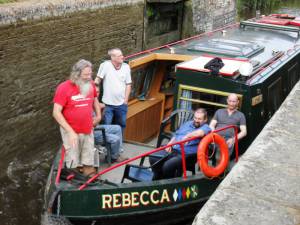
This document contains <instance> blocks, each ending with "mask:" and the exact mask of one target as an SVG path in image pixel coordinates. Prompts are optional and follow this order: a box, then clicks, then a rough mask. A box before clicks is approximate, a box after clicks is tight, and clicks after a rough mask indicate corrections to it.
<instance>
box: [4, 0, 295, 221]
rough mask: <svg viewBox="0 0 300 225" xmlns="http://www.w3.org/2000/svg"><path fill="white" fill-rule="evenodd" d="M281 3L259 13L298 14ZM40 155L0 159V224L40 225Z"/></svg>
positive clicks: (46, 161)
mask: <svg viewBox="0 0 300 225" xmlns="http://www.w3.org/2000/svg"><path fill="white" fill-rule="evenodd" d="M282 2H283V3H282V4H280V5H279V6H277V8H275V9H268V12H264V11H262V12H261V14H269V13H288V14H298V15H299V12H300V1H298V0H297V1H295V0H291V1H288V0H286V1H282ZM242 11H243V10H242ZM243 12H244V14H243V15H239V18H250V17H254V16H255V11H252V12H247V13H245V11H243ZM40 152H42V153H41V154H40V155H39V156H33V158H32V160H29V161H30V163H28V164H21V163H19V161H18V158H15V159H14V160H12V161H11V162H9V166H8V167H7V168H2V167H1V164H2V165H3V164H4V163H3V162H6V161H7V159H5V158H0V225H39V224H40V223H41V212H42V206H43V192H44V186H45V183H46V180H47V176H48V172H49V169H50V165H51V162H52V158H53V151H50V150H49V149H40ZM19 157H20V156H19ZM21 157H28V156H27V155H24V156H21ZM5 164H6V163H5ZM190 223H191V221H189V222H187V224H190ZM62 224H64V223H62ZM120 225H121V224H120ZM180 225H182V224H180Z"/></svg>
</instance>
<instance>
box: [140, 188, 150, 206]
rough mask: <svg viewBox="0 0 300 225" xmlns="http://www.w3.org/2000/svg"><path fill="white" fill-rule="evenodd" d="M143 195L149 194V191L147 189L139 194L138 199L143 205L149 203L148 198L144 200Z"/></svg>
mask: <svg viewBox="0 0 300 225" xmlns="http://www.w3.org/2000/svg"><path fill="white" fill-rule="evenodd" d="M144 195H147V196H149V192H148V191H143V192H142V193H141V196H140V201H141V203H142V204H143V205H149V200H145V198H144Z"/></svg>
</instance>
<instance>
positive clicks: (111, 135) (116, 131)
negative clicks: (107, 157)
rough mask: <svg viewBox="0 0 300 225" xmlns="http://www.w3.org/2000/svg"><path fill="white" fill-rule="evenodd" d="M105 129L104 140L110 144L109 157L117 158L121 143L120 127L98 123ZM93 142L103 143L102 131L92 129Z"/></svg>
mask: <svg viewBox="0 0 300 225" xmlns="http://www.w3.org/2000/svg"><path fill="white" fill-rule="evenodd" d="M97 127H103V128H104V129H105V134H106V141H107V142H108V143H109V144H110V145H111V158H112V159H117V158H118V157H119V154H120V146H121V145H122V129H121V127H120V126H119V125H104V124H101V125H98V126H97ZM94 138H95V144H102V143H103V136H102V131H101V130H97V131H94Z"/></svg>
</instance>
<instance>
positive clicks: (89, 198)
mask: <svg viewBox="0 0 300 225" xmlns="http://www.w3.org/2000/svg"><path fill="white" fill-rule="evenodd" d="M226 31H227V32H226V36H222V34H221V32H215V33H213V34H210V35H203V36H201V37H196V38H194V39H190V40H188V41H186V42H181V43H177V44H174V45H172V47H173V48H174V49H175V54H181V55H182V54H188V55H201V54H202V53H201V52H196V51H189V50H187V47H188V46H189V45H192V44H195V43H197V42H198V43H199V42H201V41H202V40H205V41H207V40H209V39H211V38H224V39H226V38H227V39H234V40H236V41H251V42H255V43H257V44H259V45H262V46H264V49H263V51H260V52H258V53H257V54H255V55H254V56H251V58H250V59H251V60H254V61H258V62H260V65H263V64H264V63H266V62H267V61H268V60H270V59H271V58H272V57H273V54H274V51H280V52H283V53H284V54H285V55H284V56H282V57H281V58H280V60H278V61H277V62H276V63H274V64H272V66H266V67H265V68H262V67H261V66H259V67H258V69H259V68H260V67H261V69H263V70H262V72H261V73H260V74H259V75H258V76H256V77H252V78H248V79H245V78H242V77H234V78H233V77H232V78H231V77H222V76H212V75H210V74H209V73H207V72H199V71H195V70H190V69H183V68H180V66H179V67H178V68H177V71H176V84H175V90H176V91H175V98H174V109H176V108H177V106H178V97H179V96H178V92H179V87H180V85H187V86H191V87H194V88H205V89H210V90H213V91H216V92H226V93H237V94H240V95H241V96H242V103H241V106H240V110H241V111H242V112H243V113H244V114H245V116H246V120H247V130H248V135H247V137H246V138H244V140H242V141H241V143H239V144H240V147H241V152H240V153H243V152H244V151H245V150H246V148H247V147H248V146H249V144H250V143H251V142H252V141H253V140H254V138H255V137H256V136H257V135H258V133H259V132H260V131H261V129H262V128H263V127H264V125H265V124H266V123H267V121H268V120H269V119H270V118H271V116H272V115H273V114H274V113H275V112H276V110H277V109H278V108H279V106H280V104H281V103H282V102H283V100H284V99H285V98H286V96H287V95H288V93H289V92H290V91H291V89H292V88H293V86H294V85H295V84H296V83H297V81H298V80H299V78H300V65H299V62H300V48H299V44H300V41H299V39H298V38H297V37H296V36H295V34H294V33H291V32H283V31H277V30H270V29H268V30H264V29H261V30H260V29H259V28H253V27H243V28H240V27H239V26H238V25H235V26H232V27H230V28H228V29H226ZM223 34H224V32H223ZM289 49H292V50H289ZM152 52H154V53H155V52H157V53H169V54H172V53H170V50H169V48H167V47H162V48H160V49H155V50H153V51H152ZM147 54H151V52H145V53H143V54H141V55H137V56H134V57H129V58H127V60H128V61H130V60H132V59H137V58H139V57H143V56H145V55H147ZM211 55H215V56H219V57H222V55H217V54H211ZM160 63H161V62H160ZM167 63H168V62H167ZM171 63H175V62H171ZM157 65H159V63H158V64H157ZM257 96H261V97H262V99H261V101H259V102H258V103H257V104H252V101H253V98H254V97H257ZM58 161H59V155H58V157H57V158H56V160H55V162H54V165H53V170H52V172H51V173H50V175H49V182H48V185H47V187H46V194H45V202H46V209H47V208H48V209H49V208H50V209H51V210H52V213H54V214H56V215H57V214H58V215H63V216H66V217H68V218H70V219H73V220H76V219H87V220H97V221H102V222H103V221H105V219H107V218H115V219H116V218H121V217H122V216H126V217H128V218H129V217H130V216H132V218H135V216H136V215H141V216H142V217H143V216H149V217H147V218H152V219H154V218H156V217H157V219H158V218H159V219H160V220H161V224H165V223H164V222H165V221H169V222H170V221H175V220H177V219H178V217H177V216H178V215H179V217H180V218H184V217H188V216H191V215H190V214H189V213H194V211H193V210H198V208H199V207H200V205H201V204H203V203H204V202H205V201H206V200H207V199H208V198H209V196H210V195H211V194H212V193H213V191H214V190H215V188H216V187H217V186H218V184H219V183H220V182H221V179H207V178H205V177H203V176H201V175H199V174H198V175H194V176H189V177H188V178H187V179H186V180H184V179H183V178H174V179H166V180H160V181H153V182H147V183H146V182H139V183H129V184H115V185H113V184H108V183H98V184H93V185H91V186H88V187H87V188H86V189H84V190H83V191H79V190H78V187H79V186H78V185H74V184H72V183H68V182H66V181H61V183H60V184H59V185H58V186H56V185H55V184H54V180H55V177H56V173H57V165H58ZM192 187H194V190H197V191H196V192H193V193H194V196H193V197H191V195H190V197H189V198H187V197H186V198H183V197H182V198H181V199H180V200H178V198H177V199H176V201H175V200H174V193H175V190H176V191H177V193H178V190H181V192H182V190H183V189H184V190H185V191H187V190H188V189H189V190H191V189H192ZM164 191H165V192H166V193H167V195H168V199H169V201H163V203H157V204H154V203H149V204H148V205H147V204H146V205H145V204H141V202H142V201H144V202H145V201H146V202H148V201H149V198H150V197H149V195H150V193H153V192H155V193H156V194H154V196H155V199H154V201H156V200H157V199H159V198H157V196H161V195H162V193H163V192H164ZM134 192H136V193H135V194H133V196H135V197H133V198H136V199H135V200H133V202H134V204H137V203H139V205H136V206H134V207H133V206H132V205H131V206H127V205H126V204H125V206H126V207H118V205H119V204H120V196H121V195H122V194H123V196H125V195H126V196H128V194H130V195H132V193H134ZM124 193H125V194H124ZM142 193H144V195H143V196H144V197H143V198H142V200H140V198H139V197H138V196H141V195H142ZM145 193H146V194H145ZM147 193H148V194H147ZM195 193H197V195H195ZM114 194H115V196H116V197H115V201H117V202H116V204H115V206H117V207H115V208H105V209H103V207H102V204H103V201H102V197H103V196H106V197H107V196H112V195H114ZM181 196H182V194H181ZM107 198H108V197H107ZM112 198H113V197H112ZM152 202H153V201H152ZM131 203H132V200H131ZM107 207H108V205H107ZM185 207H188V208H189V210H188V212H187V213H184V214H182V213H180V212H182V211H180V210H182V209H184V208H185ZM185 212H186V211H185ZM159 213H160V214H159ZM162 213H163V214H164V215H165V216H162ZM176 213H178V215H176ZM170 214H172V215H173V216H172V218H169V217H167V216H168V215H170ZM155 216H156V217H155ZM145 218H146V217H145ZM128 221H130V220H128ZM128 221H127V220H126V221H122V224H123V222H124V224H126V223H129V222H128ZM103 223H105V222H103ZM107 224H108V223H107ZM109 224H111V222H109ZM130 224H134V221H133V222H132V221H131V222H130ZM135 224H138V221H136V223H135Z"/></svg>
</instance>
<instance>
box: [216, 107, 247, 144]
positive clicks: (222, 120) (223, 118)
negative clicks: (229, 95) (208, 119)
mask: <svg viewBox="0 0 300 225" xmlns="http://www.w3.org/2000/svg"><path fill="white" fill-rule="evenodd" d="M213 120H216V121H217V126H216V129H219V128H222V127H226V126H229V125H236V126H237V127H239V126H240V125H246V118H245V115H244V114H243V113H242V112H240V111H238V110H236V111H234V112H233V113H232V114H231V115H229V114H228V111H227V109H218V110H217V111H216V113H215V115H214V117H213ZM218 134H220V135H222V136H223V137H225V138H226V139H228V138H230V137H233V136H234V129H226V130H224V131H221V132H218Z"/></svg>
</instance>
